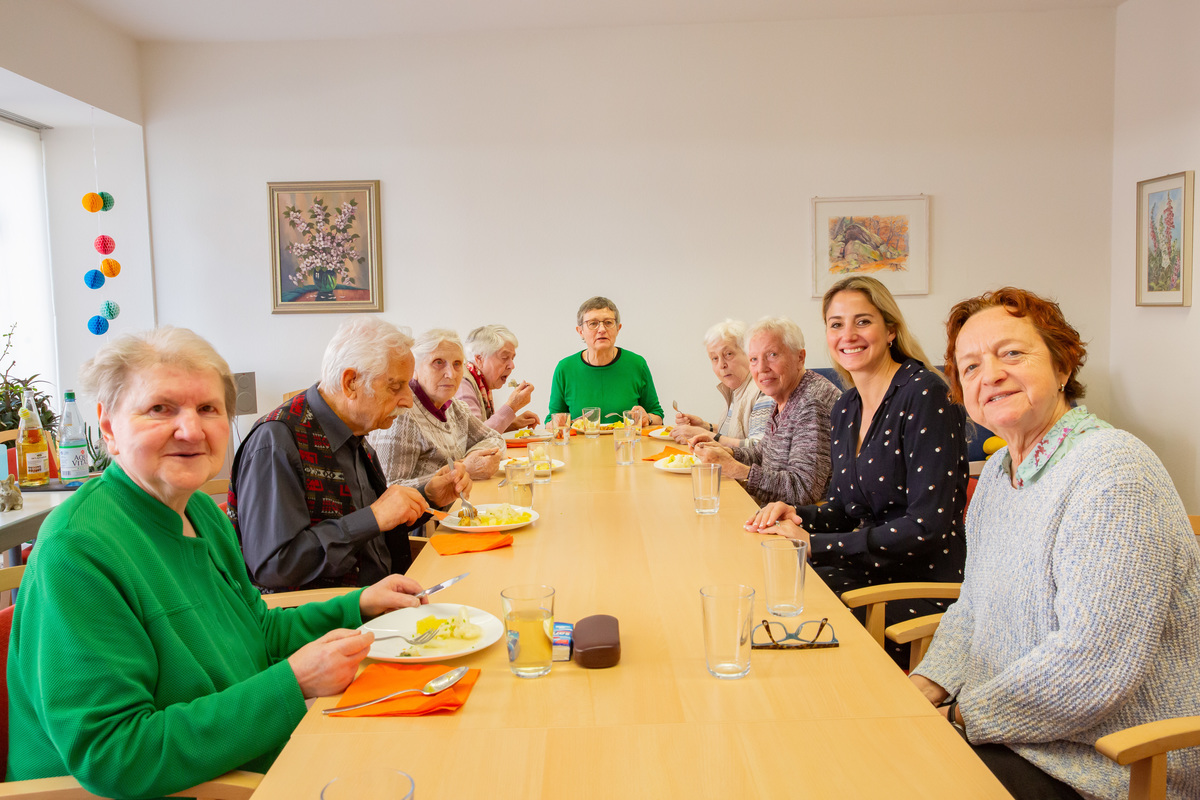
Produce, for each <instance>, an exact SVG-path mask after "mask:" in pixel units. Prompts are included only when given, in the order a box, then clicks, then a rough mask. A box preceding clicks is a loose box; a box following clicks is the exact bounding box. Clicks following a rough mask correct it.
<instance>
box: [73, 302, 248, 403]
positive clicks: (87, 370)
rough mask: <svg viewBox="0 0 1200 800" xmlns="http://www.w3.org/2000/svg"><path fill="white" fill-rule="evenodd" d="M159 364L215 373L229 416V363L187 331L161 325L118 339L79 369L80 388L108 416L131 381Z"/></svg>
mask: <svg viewBox="0 0 1200 800" xmlns="http://www.w3.org/2000/svg"><path fill="white" fill-rule="evenodd" d="M159 364H165V365H167V366H171V367H178V368H180V369H183V370H187V371H188V372H203V371H204V370H212V371H213V372H215V373H216V374H217V377H218V378H219V379H220V381H221V390H222V392H223V393H224V397H225V415H226V416H227V417H230V418H232V417H233V410H234V406H235V405H236V403H235V398H236V396H237V388H236V386H235V385H234V382H233V374H232V373H231V372H230V371H229V364H227V363H226V362H225V359H223V358H221V355H220V353H218V352H217V351H216V349H215V348H214V347H213V346H212V345H211V344H209V343H208V341H207V340H206V339H204V338H203V337H202V336H200V335H199V334H197V333H195V332H194V331H191V330H189V329H187V328H174V327H171V326H170V325H164V326H163V327H161V328H155V329H154V330H151V331H143V332H141V333H127V334H125V335H124V336H120V337H118V338H117V339H115V340H114V341H113V342H112V343H110V344H106V345H104V346H103V347H101V349H100V351H99V352H98V353H96V355H94V356H93V357H92V358H89V359H88V360H87V361H85V362H84V364H83V366H82V367H80V369H79V379H80V384H81V385H80V389H81V391H83V392H84V393H85V394H87V395H90V396H92V397H95V398H96V400H97V402H99V403H100V404H101V405H103V406H104V407H105V408H106V409H107V410H108V411H109V413H112V412H113V411H116V410H117V408H118V405H119V402H118V401H119V400H120V399H121V398H122V396H123V395H124V394H125V392H126V391H127V390H128V389H129V384H130V382H131V381H132V380H133V378H134V377H135V376H136V375H137V374H138V373H139V372H141V371H142V370H145V369H149V368H150V367H153V366H157V365H159Z"/></svg>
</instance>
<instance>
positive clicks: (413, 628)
mask: <svg viewBox="0 0 1200 800" xmlns="http://www.w3.org/2000/svg"><path fill="white" fill-rule="evenodd" d="M462 608H465V609H467V619H468V620H469V621H471V622H474V623H475V624H476V625H478V626H479V627H481V628H483V635H482V636H480V637H479V638H478V639H462V640H459V639H451V640H450V641H452V642H454V643H456V644H458V643H459V642H460V641H461V644H462V646H461V648H459V649H453V648H450V649H446V650H438V651H437V652H430V653H429V654H428V655H421V656H412V657H401V656H399V655H398V654H399V652H400V651H401V650H403V649H405V648H406V647H408V646H409V645H408V642H406V641H404V640H403V639H388V640H387V641H383V642H378V641H377V642H375V643H373V644H372V645H371V652H370V653H368V655H369V656H370V657H371V658H374V659H376V660H378V661H396V662H399V663H402V664H428V663H432V662H434V661H442V660H444V659H449V658H459V657H461V656H465V655H467V654H469V653H474V652H477V651H479V650H482V649H484V648H485V647H487V646H489V645H491V644H494V643H495V642H497V641H498V640H499V639H500V637H501V636H503V635H504V623H503V622H501V621H500V620H499V619H498V618H497V617H495V616H493V615H492V614H489V613H488V612H486V611H483V610H481V609H478V608H472V607H471V606H464V605H462V604H461V603H430V604H429V605H427V606H418V607H416V608H401V609H397V610H396V611H391V612H388V613H387V614H384V615H383V616H380V617H376V618H375V619H373V620H371V621H370V622H368V623H366V624H364V625H361V626H359V630H360V631H374V632H375V633H376V635H378V636H387V635H388V634H390V633H398V634H400V635H402V636H407V637H409V638H410V639H411V638H413V637H414V636H415V635H416V632H417V623H418V622H419V621H421V620H422V619H424V618H425V617H441V618H443V619H445V618H446V617H457V616H458V612H459V609H462Z"/></svg>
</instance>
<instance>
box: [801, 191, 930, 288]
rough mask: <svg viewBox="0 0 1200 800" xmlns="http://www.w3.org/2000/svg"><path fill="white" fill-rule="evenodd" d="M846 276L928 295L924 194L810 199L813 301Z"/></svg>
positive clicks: (927, 217) (927, 226)
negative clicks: (870, 279)
mask: <svg viewBox="0 0 1200 800" xmlns="http://www.w3.org/2000/svg"><path fill="white" fill-rule="evenodd" d="M850 275H870V276H871V277H873V278H878V279H879V280H880V281H881V282H883V283H884V284H885V285H886V286H887V287H888V289H889V290H891V292H892V294H929V196H928V195H924V194H918V195H905V196H898V197H814V198H813V287H812V292H813V297H821V296H822V295H823V294H825V290H826V289H828V288H829V287H830V286H832V285H833V284H834V283H836V282H837V281H839V280H841V279H842V278H846V277H848V276H850Z"/></svg>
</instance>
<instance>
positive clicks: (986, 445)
mask: <svg viewBox="0 0 1200 800" xmlns="http://www.w3.org/2000/svg"><path fill="white" fill-rule="evenodd" d="M1006 444H1008V442H1006V441H1004V440H1003V439H1001V438H1000V437H999V436H989V437H988V438H987V439H985V440H984V442H983V452H984V453H986V454H987V455H989V456H990V455H991V454H992V453H994V452H996V451H997V450H999V449H1000V448H1001V447H1004V445H1006Z"/></svg>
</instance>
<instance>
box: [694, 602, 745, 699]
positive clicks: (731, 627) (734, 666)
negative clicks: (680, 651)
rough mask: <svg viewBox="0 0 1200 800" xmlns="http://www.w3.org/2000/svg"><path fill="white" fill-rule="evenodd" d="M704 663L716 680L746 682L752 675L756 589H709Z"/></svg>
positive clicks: (705, 615) (706, 607) (704, 604)
mask: <svg viewBox="0 0 1200 800" xmlns="http://www.w3.org/2000/svg"><path fill="white" fill-rule="evenodd" d="M700 601H701V603H702V604H703V607H704V661H705V665H706V666H707V667H708V671H709V674H711V675H712V676H713V677H714V678H722V679H734V678H744V677H745V676H746V673H748V672H749V671H750V629H751V625H750V618H751V615H752V614H753V612H754V589H752V588H751V587H749V586H742V585H741V584H723V585H717V586H705V587H704V588H703V589H701V590H700Z"/></svg>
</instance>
